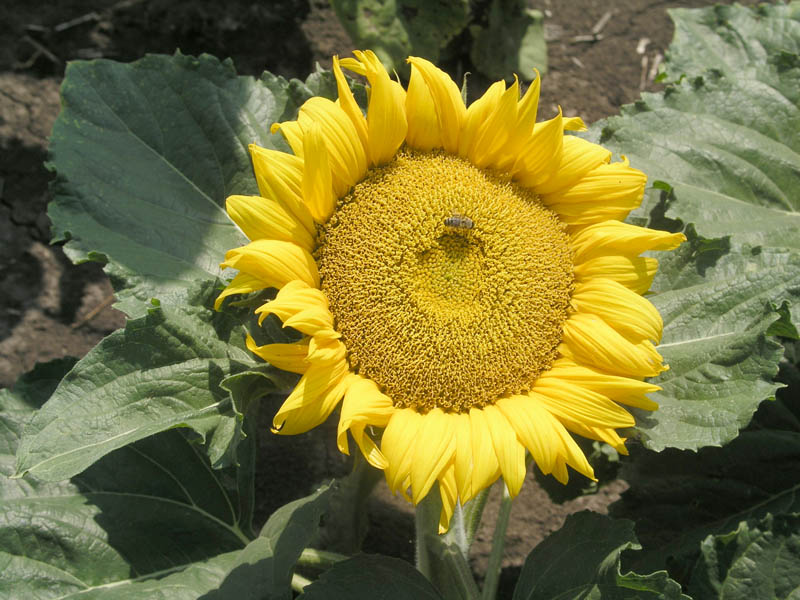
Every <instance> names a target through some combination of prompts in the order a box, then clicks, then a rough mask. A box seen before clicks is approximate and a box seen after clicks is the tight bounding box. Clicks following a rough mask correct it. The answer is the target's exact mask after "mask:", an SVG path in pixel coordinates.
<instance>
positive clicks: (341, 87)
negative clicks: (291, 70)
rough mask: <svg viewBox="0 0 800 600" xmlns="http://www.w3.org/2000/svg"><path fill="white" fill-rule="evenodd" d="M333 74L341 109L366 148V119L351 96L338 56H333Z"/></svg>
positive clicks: (367, 139)
mask: <svg viewBox="0 0 800 600" xmlns="http://www.w3.org/2000/svg"><path fill="white" fill-rule="evenodd" d="M333 75H334V77H336V89H337V91H338V92H339V104H340V105H341V107H342V110H343V111H344V112H345V114H347V116H348V118H349V119H350V121H351V122H352V123H353V126H354V127H355V128H356V132H357V133H358V139H359V140H361V146H362V147H363V148H364V151H365V152H366V149H367V148H368V147H369V136H368V134H367V120H366V119H365V118H364V115H363V113H362V112H361V108H360V107H359V106H358V104H357V103H356V99H355V98H354V97H353V92H352V91H351V90H350V86H349V85H347V80H345V78H344V73H342V68H341V65H340V61H339V57H338V56H334V57H333Z"/></svg>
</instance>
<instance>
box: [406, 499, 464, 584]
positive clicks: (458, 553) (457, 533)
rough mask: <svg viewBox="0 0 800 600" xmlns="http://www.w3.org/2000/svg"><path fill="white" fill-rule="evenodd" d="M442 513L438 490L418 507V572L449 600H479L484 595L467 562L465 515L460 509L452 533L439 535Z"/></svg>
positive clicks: (456, 511)
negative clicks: (440, 514) (481, 594)
mask: <svg viewBox="0 0 800 600" xmlns="http://www.w3.org/2000/svg"><path fill="white" fill-rule="evenodd" d="M441 510H442V503H441V498H440V496H439V493H438V490H437V489H436V488H434V489H432V490H431V491H430V492H429V493H428V495H427V496H426V497H425V499H424V500H423V501H422V502H420V503H419V504H418V505H417V509H416V512H415V528H416V535H417V569H418V570H419V571H420V572H421V573H422V574H423V575H425V577H427V578H428V580H429V581H430V582H431V583H432V584H433V585H434V586H435V587H436V588H437V589H438V590H439V593H440V594H441V595H442V597H443V598H444V599H445V600H478V599H479V598H480V591H479V590H478V586H477V584H476V583H475V579H474V578H473V576H472V570H471V569H470V567H469V563H468V562H467V556H466V549H468V546H466V539H467V537H466V532H465V531H464V519H463V513H462V511H461V510H460V507H457V508H456V510H455V512H454V513H453V518H452V520H451V522H450V530H449V531H448V532H447V534H445V535H438V534H437V531H438V528H439V513H440V512H441Z"/></svg>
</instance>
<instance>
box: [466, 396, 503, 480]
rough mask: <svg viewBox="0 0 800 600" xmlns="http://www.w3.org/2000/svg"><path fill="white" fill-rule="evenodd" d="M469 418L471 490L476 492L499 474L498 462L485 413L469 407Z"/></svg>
mask: <svg viewBox="0 0 800 600" xmlns="http://www.w3.org/2000/svg"><path fill="white" fill-rule="evenodd" d="M469 420H470V425H471V434H472V464H473V471H472V491H473V493H476V494H477V493H478V492H479V491H481V490H482V489H484V488H487V487H489V486H490V485H491V484H493V483H494V482H495V481H496V480H497V478H498V477H499V476H500V463H499V462H498V460H497V454H496V453H495V450H494V446H493V445H492V434H491V433H490V432H489V423H488V421H487V419H486V414H485V413H484V412H483V411H482V410H480V409H477V408H471V409H470V411H469Z"/></svg>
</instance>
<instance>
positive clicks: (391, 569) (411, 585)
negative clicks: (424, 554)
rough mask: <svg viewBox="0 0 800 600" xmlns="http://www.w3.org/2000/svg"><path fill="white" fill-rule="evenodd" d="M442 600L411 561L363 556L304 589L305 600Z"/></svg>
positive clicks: (376, 555)
mask: <svg viewBox="0 0 800 600" xmlns="http://www.w3.org/2000/svg"><path fill="white" fill-rule="evenodd" d="M358 598H365V599H366V598H381V599H382V600H439V599H440V598H441V596H439V594H438V593H437V592H436V590H435V589H434V588H433V586H432V585H431V584H430V582H429V581H428V580H427V579H425V577H424V576H423V575H422V573H420V572H419V571H417V570H416V569H415V568H414V567H412V566H411V565H410V564H408V563H407V562H405V561H403V560H400V559H398V558H391V557H389V556H381V555H380V554H360V555H358V556H355V557H353V558H351V559H348V560H344V561H342V562H339V563H336V564H335V565H333V567H331V568H330V569H329V570H327V571H325V572H324V573H323V574H322V575H321V576H320V578H319V579H318V580H316V581H314V582H313V583H312V584H311V585H309V586H308V587H306V588H305V589H304V590H303V594H302V595H301V596H300V599H301V600H357V599H358Z"/></svg>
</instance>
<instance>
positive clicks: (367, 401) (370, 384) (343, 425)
mask: <svg viewBox="0 0 800 600" xmlns="http://www.w3.org/2000/svg"><path fill="white" fill-rule="evenodd" d="M351 378H352V381H351V382H350V386H349V387H348V390H347V393H346V394H345V396H344V401H343V402H342V414H341V416H340V417H339V429H338V432H337V443H338V445H339V449H340V450H341V451H342V452H344V453H345V454H348V452H347V430H348V429H350V430H351V431H352V433H353V439H355V440H356V443H357V444H358V445H359V447H360V448H361V450H362V452H364V457H365V458H366V459H367V460H368V461H369V463H370V464H372V465H373V466H375V467H376V468H379V469H385V468H386V467H387V466H388V464H389V463H388V460H387V459H386V458H385V457H384V455H383V454H382V453H381V451H380V450H378V448H377V446H375V444H374V442H372V439H371V438H368V439H364V437H365V436H366V434H364V427H366V426H367V425H373V426H376V427H385V426H386V425H387V424H388V423H389V419H390V418H391V416H392V414H393V413H394V411H395V408H394V405H393V404H392V401H391V399H390V398H389V397H388V396H386V395H385V394H383V393H381V391H380V390H379V389H378V386H377V385H375V382H374V381H372V380H371V379H367V378H365V377H361V376H360V375H351ZM359 436H361V439H359ZM367 437H368V436H367ZM371 442H372V443H371ZM365 450H366V451H365Z"/></svg>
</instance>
